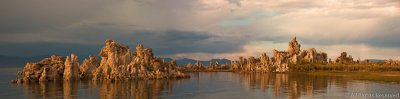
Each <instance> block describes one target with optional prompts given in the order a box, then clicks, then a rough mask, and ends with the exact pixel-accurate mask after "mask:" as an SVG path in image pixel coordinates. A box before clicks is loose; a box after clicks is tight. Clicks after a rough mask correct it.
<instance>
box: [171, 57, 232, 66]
mask: <svg viewBox="0 0 400 99" xmlns="http://www.w3.org/2000/svg"><path fill="white" fill-rule="evenodd" d="M164 60H165V61H172V58H164ZM211 61H212V62H213V63H215V61H218V63H219V64H227V63H230V62H231V60H229V59H225V58H223V59H211ZM196 62H197V60H195V59H190V58H183V59H177V60H176V64H178V65H179V66H186V64H188V63H192V64H195V63H196ZM200 63H202V64H203V65H204V66H208V65H209V63H210V61H209V60H207V61H205V60H202V61H200Z"/></svg>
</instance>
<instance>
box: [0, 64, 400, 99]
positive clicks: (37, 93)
mask: <svg viewBox="0 0 400 99" xmlns="http://www.w3.org/2000/svg"><path fill="white" fill-rule="evenodd" d="M16 71H17V69H16V68H0V81H1V82H0V83H1V85H0V87H1V88H0V98H2V99H12V98H85V99H86V98H104V99H109V98H136V99H141V98H144V99H147V98H173V99H176V98H185V99H186V98H200V99H204V98H214V99H221V98H222V99H231V98H238V99H253V98H290V99H291V98H334V99H343V98H382V97H383V96H382V95H392V96H393V98H399V97H396V96H395V95H397V94H398V93H400V84H398V82H396V81H390V82H383V81H379V80H365V79H364V80H359V79H360V78H358V77H357V76H355V77H348V76H346V75H336V74H333V75H324V74H310V73H231V72H200V73H190V75H191V78H190V79H181V80H140V81H117V82H92V81H76V82H51V83H46V84H42V83H38V84H23V85H15V84H11V83H10V82H9V81H10V80H11V79H13V78H15V73H16ZM382 78H383V79H384V77H382ZM372 95H374V96H372ZM386 98H389V97H388V96H386Z"/></svg>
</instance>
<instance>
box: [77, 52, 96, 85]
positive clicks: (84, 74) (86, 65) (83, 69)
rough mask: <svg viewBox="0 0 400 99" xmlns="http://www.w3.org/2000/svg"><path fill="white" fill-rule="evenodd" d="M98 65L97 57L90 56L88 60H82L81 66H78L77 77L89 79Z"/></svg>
mask: <svg viewBox="0 0 400 99" xmlns="http://www.w3.org/2000/svg"><path fill="white" fill-rule="evenodd" d="M98 65H99V63H98V59H97V57H95V56H93V55H90V56H89V58H87V59H84V60H83V62H82V64H81V65H80V66H79V77H80V78H83V79H86V78H91V77H92V73H93V72H94V70H96V68H97V66H98Z"/></svg>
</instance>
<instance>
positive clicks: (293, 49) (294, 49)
mask: <svg viewBox="0 0 400 99" xmlns="http://www.w3.org/2000/svg"><path fill="white" fill-rule="evenodd" d="M300 46H301V45H300V44H299V43H298V42H297V40H296V37H294V38H293V39H292V40H290V42H289V45H288V52H289V55H291V56H292V55H297V54H299V53H300V51H301V50H300Z"/></svg>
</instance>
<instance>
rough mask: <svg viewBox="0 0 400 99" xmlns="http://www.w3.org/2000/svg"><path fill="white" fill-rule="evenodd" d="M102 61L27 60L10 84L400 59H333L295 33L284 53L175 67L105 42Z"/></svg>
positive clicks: (336, 66)
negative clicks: (304, 44)
mask: <svg viewBox="0 0 400 99" xmlns="http://www.w3.org/2000/svg"><path fill="white" fill-rule="evenodd" d="M99 57H101V61H100V62H99V61H98V59H97V57H96V56H94V55H90V56H89V57H88V58H87V59H84V60H83V62H82V63H81V64H80V63H79V61H78V56H76V55H75V54H73V53H72V54H71V55H70V56H66V57H65V58H64V57H62V56H57V55H53V56H51V57H50V58H45V59H43V60H41V61H39V62H28V63H27V64H26V66H25V67H24V69H23V71H21V72H18V76H19V78H18V79H16V80H12V82H13V83H28V82H48V81H57V80H64V81H65V80H67V81H68V80H77V79H91V80H111V81H114V80H124V79H172V78H187V77H189V76H188V75H187V74H185V73H183V72H227V71H228V72H232V71H233V72H289V71H320V70H323V71H400V61H399V60H392V59H388V60H384V61H378V62H377V61H370V60H368V59H366V60H360V59H358V60H354V59H353V57H352V56H351V55H348V54H347V53H346V52H342V53H341V54H340V56H339V57H337V58H336V59H335V60H334V61H332V60H331V59H328V54H327V53H325V52H321V51H317V50H316V49H315V48H308V49H306V50H302V49H301V45H300V43H299V42H298V41H297V39H296V37H294V38H292V39H291V41H290V42H289V43H288V49H287V51H278V50H276V49H273V50H272V56H271V57H269V56H268V55H267V53H262V54H261V55H260V57H258V58H256V57H249V58H244V57H239V59H237V60H233V61H231V62H229V63H226V64H219V63H218V61H215V62H213V61H212V60H210V61H209V64H208V66H205V65H204V64H202V63H201V62H199V61H198V60H197V62H195V63H194V64H192V63H188V64H187V65H186V66H178V65H177V63H176V61H175V60H172V61H170V62H166V61H164V60H163V59H162V58H158V57H154V55H153V52H152V49H151V48H144V47H143V45H141V44H137V46H136V51H135V52H131V50H130V49H129V47H127V46H123V45H121V44H118V43H117V42H115V41H113V40H106V41H105V47H103V48H102V49H101V51H100V53H99Z"/></svg>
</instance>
